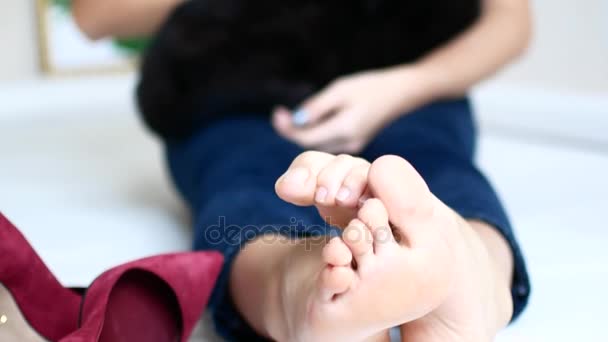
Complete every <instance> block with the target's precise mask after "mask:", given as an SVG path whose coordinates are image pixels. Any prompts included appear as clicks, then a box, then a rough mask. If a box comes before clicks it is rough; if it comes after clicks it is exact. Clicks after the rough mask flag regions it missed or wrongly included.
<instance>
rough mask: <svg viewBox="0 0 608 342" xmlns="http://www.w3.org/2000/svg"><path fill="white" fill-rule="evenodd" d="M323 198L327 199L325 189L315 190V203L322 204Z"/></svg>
mask: <svg viewBox="0 0 608 342" xmlns="http://www.w3.org/2000/svg"><path fill="white" fill-rule="evenodd" d="M325 198H327V189H325V188H324V187H320V188H319V189H317V194H316V195H315V201H316V202H317V203H323V202H325Z"/></svg>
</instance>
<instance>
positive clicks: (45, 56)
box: [36, 0, 138, 76]
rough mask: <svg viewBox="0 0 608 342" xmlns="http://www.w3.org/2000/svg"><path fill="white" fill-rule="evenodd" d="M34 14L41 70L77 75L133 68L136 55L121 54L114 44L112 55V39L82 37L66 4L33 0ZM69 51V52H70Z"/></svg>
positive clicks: (131, 69) (48, 0) (48, 72)
mask: <svg viewBox="0 0 608 342" xmlns="http://www.w3.org/2000/svg"><path fill="white" fill-rule="evenodd" d="M100 1H103V0H100ZM66 3H67V2H66ZM60 7H61V8H60ZM36 17H37V22H38V36H39V39H38V42H39V44H38V45H39V61H40V68H41V70H42V72H43V73H44V74H46V75H49V76H79V75H92V74H108V73H128V72H131V71H133V70H134V69H135V67H136V65H137V60H138V58H137V57H135V56H133V55H132V54H131V55H128V54H126V53H125V54H124V56H121V55H120V52H119V51H118V48H116V49H117V51H116V54H115V55H113V53H112V51H111V49H112V47H111V46H112V45H113V43H112V41H111V40H110V39H105V40H102V41H99V42H92V41H90V40H88V39H86V38H85V36H84V34H82V33H81V32H80V31H79V30H78V29H77V28H76V25H75V22H74V20H73V18H72V16H71V15H70V14H69V8H66V7H62V6H60V5H58V2H54V1H53V0H36ZM53 25H56V26H60V27H54V26H53ZM62 39H63V40H62ZM57 44H61V45H62V46H61V51H57V50H59V49H60V47H59V46H57ZM72 51H73V53H72V54H71V55H70V52H72ZM104 57H107V60H104ZM78 58H80V60H79V59H78ZM87 58H89V60H87Z"/></svg>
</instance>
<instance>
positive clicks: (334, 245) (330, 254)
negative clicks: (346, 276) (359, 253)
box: [323, 237, 353, 266]
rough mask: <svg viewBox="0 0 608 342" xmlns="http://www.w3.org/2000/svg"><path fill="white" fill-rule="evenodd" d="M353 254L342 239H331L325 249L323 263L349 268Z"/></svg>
mask: <svg viewBox="0 0 608 342" xmlns="http://www.w3.org/2000/svg"><path fill="white" fill-rule="evenodd" d="M352 260H353V254H352V253H351V251H350V249H348V247H347V246H346V244H344V241H342V239H341V238H339V237H335V238H333V239H331V240H330V241H329V242H328V243H327V245H325V247H324V248H323V261H324V262H325V263H327V264H328V265H332V266H349V265H350V264H351V262H352Z"/></svg>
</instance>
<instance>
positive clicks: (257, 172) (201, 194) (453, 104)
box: [166, 99, 530, 341]
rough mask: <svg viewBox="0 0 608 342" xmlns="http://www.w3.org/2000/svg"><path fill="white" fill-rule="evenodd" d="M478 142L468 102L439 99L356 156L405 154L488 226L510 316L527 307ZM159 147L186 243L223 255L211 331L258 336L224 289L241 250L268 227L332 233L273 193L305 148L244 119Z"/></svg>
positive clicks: (453, 202)
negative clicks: (500, 243) (184, 222)
mask: <svg viewBox="0 0 608 342" xmlns="http://www.w3.org/2000/svg"><path fill="white" fill-rule="evenodd" d="M476 140H477V131H476V127H475V123H474V119H473V114H472V109H471V105H470V103H469V101H468V100H467V99H460V100H453V101H444V102H437V103H434V104H431V105H428V106H426V107H423V108H421V109H419V110H417V111H415V112H413V113H410V114H408V115H404V116H402V117H401V118H399V119H398V120H396V121H395V122H393V123H391V124H390V125H389V126H388V127H386V128H385V129H384V130H382V131H381V132H380V133H379V134H378V135H377V137H376V138H375V139H374V140H373V141H372V142H371V143H370V144H369V145H368V146H367V147H366V149H365V150H364V151H363V152H362V153H361V156H362V157H363V158H365V159H367V160H369V161H373V160H374V159H376V158H378V157H380V156H382V155H386V154H395V155H399V156H401V157H403V158H405V159H407V160H408V161H409V162H410V163H412V165H413V166H414V167H415V168H416V169H417V170H418V172H419V173H420V174H421V175H422V177H423V178H424V179H425V181H426V182H427V184H428V185H429V187H430V189H431V191H432V192H433V193H434V194H435V195H436V196H437V197H438V198H439V199H441V200H442V201H443V202H444V203H446V204H447V205H448V206H450V207H451V208H452V209H453V210H455V211H456V212H457V213H459V214H460V215H461V216H463V217H465V218H467V219H479V220H482V221H485V222H487V223H489V224H491V225H493V226H494V227H496V229H497V230H498V231H499V232H500V233H501V234H502V235H503V236H504V237H505V239H506V240H507V241H508V243H509V244H510V246H511V249H512V251H513V255H514V258H515V272H514V276H513V288H512V295H513V302H514V315H513V318H514V319H515V318H516V317H517V316H518V315H519V314H520V313H521V311H522V310H523V308H524V307H525V305H526V303H527V300H528V297H529V294H530V284H529V279H528V275H527V271H526V267H525V263H524V259H523V256H522V253H521V251H520V249H519V246H518V244H517V241H516V238H515V236H514V234H513V231H512V229H511V225H510V223H509V220H508V218H507V215H506V213H505V211H504V209H503V207H502V205H501V203H500V200H499V199H498V197H497V195H496V193H495V191H494V190H493V189H492V186H491V185H490V183H489V182H488V180H487V179H486V178H485V177H484V176H483V174H482V173H481V172H480V171H479V170H478V169H477V167H476V166H475V164H474V154H475V146H476ZM166 145H167V146H166V147H167V157H168V161H169V166H170V170H171V175H172V177H173V180H174V182H175V185H176V186H177V188H178V190H179V191H180V193H181V194H182V196H183V197H184V199H185V200H186V202H187V203H188V204H189V205H190V207H191V209H192V213H193V216H194V227H195V241H194V249H197V250H201V249H212V250H218V251H220V252H222V253H223V254H224V256H225V258H226V264H225V266H224V269H223V271H222V274H221V275H220V279H219V280H218V282H217V285H216V288H215V290H214V293H213V295H212V299H211V302H210V307H211V310H212V315H213V319H214V322H215V325H216V328H217V330H218V332H219V333H220V335H222V336H223V337H225V338H227V339H228V340H232V341H255V340H264V339H263V338H261V337H259V336H257V335H256V334H255V333H254V332H253V331H252V330H251V328H250V327H249V326H248V325H247V323H246V322H245V321H244V320H243V318H242V317H241V316H240V314H239V313H238V312H237V311H236V309H235V307H234V304H233V302H232V299H231V297H230V295H229V292H228V276H229V273H230V268H231V266H232V261H233V260H234V257H235V256H236V254H237V253H238V251H239V249H240V248H241V247H242V246H243V244H245V243H246V242H248V241H251V240H252V239H254V238H255V237H257V236H259V235H260V234H265V233H270V232H272V233H280V234H283V235H287V236H292V237H294V236H306V235H318V234H338V233H339V232H337V231H336V230H335V228H333V227H330V226H328V225H326V224H325V222H324V221H323V220H322V219H321V218H320V217H319V215H318V214H317V212H316V210H315V209H314V208H300V207H295V206H293V205H290V204H287V203H284V202H282V201H281V200H280V199H279V198H278V197H277V196H276V195H275V193H274V182H275V181H276V179H277V178H278V177H279V176H280V175H281V174H282V173H283V172H284V171H285V170H286V169H287V167H288V166H289V164H290V163H291V161H292V160H293V159H294V158H295V157H296V156H297V155H298V154H299V153H301V152H303V150H302V149H301V148H300V147H298V146H296V145H294V144H292V143H290V142H288V141H286V140H284V139H283V138H281V137H279V136H278V135H277V134H276V133H275V132H274V130H273V128H272V127H271V125H270V123H269V122H268V119H266V118H265V117H263V116H260V117H259V118H257V117H255V116H252V115H243V116H239V115H234V116H231V117H230V118H226V119H223V120H221V121H216V122H214V123H211V124H209V125H208V126H206V127H205V128H203V129H201V130H200V131H199V132H198V133H197V134H196V135H194V136H192V137H190V138H189V139H188V140H186V141H182V142H179V143H175V142H172V143H170V142H168V143H167V144H166Z"/></svg>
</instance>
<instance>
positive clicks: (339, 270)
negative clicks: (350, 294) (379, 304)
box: [319, 266, 355, 301]
mask: <svg viewBox="0 0 608 342" xmlns="http://www.w3.org/2000/svg"><path fill="white" fill-rule="evenodd" d="M354 278H355V272H354V271H353V269H352V268H350V267H343V266H338V267H333V266H327V267H326V268H325V269H324V270H323V271H322V273H321V276H320V277H319V297H320V298H319V299H321V300H323V301H331V300H332V299H335V298H336V296H338V295H340V294H343V293H344V292H346V291H348V289H349V288H350V286H351V284H352V283H353V280H354Z"/></svg>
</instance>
